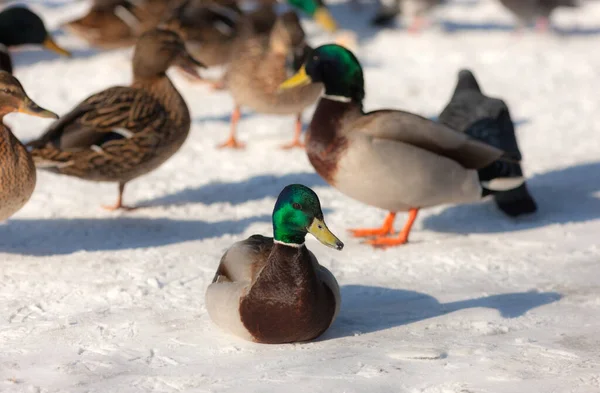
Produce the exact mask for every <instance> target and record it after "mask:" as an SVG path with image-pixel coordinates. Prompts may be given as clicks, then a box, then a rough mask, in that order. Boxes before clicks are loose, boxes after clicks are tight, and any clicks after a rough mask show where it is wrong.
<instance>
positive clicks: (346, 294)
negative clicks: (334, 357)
mask: <svg viewBox="0 0 600 393" xmlns="http://www.w3.org/2000/svg"><path fill="white" fill-rule="evenodd" d="M341 293H342V299H344V300H343V302H342V308H341V310H340V314H339V316H338V318H337V319H336V321H335V323H334V324H333V325H332V327H331V329H329V330H328V331H327V332H326V333H325V335H324V337H323V339H325V340H327V339H333V338H340V337H347V336H353V335H355V334H357V333H372V332H377V331H380V330H385V329H389V328H393V327H398V326H403V325H408V324H410V323H414V322H419V321H422V320H425V319H430V318H435V317H438V316H441V315H446V314H450V313H453V312H455V311H460V310H466V309H469V308H493V309H496V310H498V312H499V313H500V315H501V316H502V317H503V318H517V317H520V316H522V315H524V314H526V313H527V312H528V311H530V310H532V309H534V308H537V307H540V306H543V305H546V304H550V303H553V302H556V301H558V300H560V299H561V298H562V295H561V294H559V293H557V292H537V291H530V292H517V293H506V294H500V295H492V296H484V297H479V298H476V299H468V300H461V301H456V302H450V303H440V302H439V301H438V300H437V299H436V298H434V297H433V296H430V295H427V294H425V293H421V292H416V291H409V290H403V289H391V288H383V287H375V286H368V285H344V286H343V287H342V288H341Z"/></svg>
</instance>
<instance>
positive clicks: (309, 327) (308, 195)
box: [206, 184, 344, 344]
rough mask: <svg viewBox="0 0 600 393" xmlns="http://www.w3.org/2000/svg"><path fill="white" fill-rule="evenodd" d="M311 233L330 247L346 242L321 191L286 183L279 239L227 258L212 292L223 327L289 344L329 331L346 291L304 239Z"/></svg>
mask: <svg viewBox="0 0 600 393" xmlns="http://www.w3.org/2000/svg"><path fill="white" fill-rule="evenodd" d="M307 233H311V234H312V235H313V236H315V237H316V238H317V239H318V240H319V241H320V242H321V243H323V244H325V245H326V246H329V247H333V248H335V249H337V250H341V249H342V248H343V247H344V244H343V243H342V242H341V241H340V240H339V239H338V238H337V237H335V235H333V233H331V231H329V229H328V228H327V226H326V225H325V222H324V221H323V212H322V211H321V204H320V202H319V197H317V194H315V192H314V191H313V190H311V189H310V188H308V187H305V186H303V185H300V184H293V185H289V186H287V187H285V188H284V189H283V191H281V194H279V198H277V203H276V204H275V208H274V210H273V237H272V238H271V237H264V236H261V235H253V236H250V237H249V238H248V239H246V240H244V241H241V242H238V243H235V244H234V245H233V246H231V247H230V248H229V249H228V250H227V251H226V252H225V254H224V255H223V257H222V258H221V263H220V264H219V268H218V269H217V273H216V275H215V278H214V279H213V282H212V284H210V285H209V286H208V289H207V291H206V309H207V310H208V314H209V315H210V318H211V319H212V320H213V321H214V323H215V324H216V325H218V326H219V327H220V328H221V329H223V330H226V331H229V332H230V333H233V334H235V335H237V336H239V337H241V338H244V339H246V340H250V341H255V342H259V343H265V344H282V343H291V342H299V341H308V340H312V339H314V338H316V337H318V336H320V335H321V334H323V333H324V332H325V331H326V330H327V329H328V328H329V326H331V324H332V323H333V321H334V320H335V317H336V316H337V314H338V311H339V309H340V299H341V298H340V289H339V286H338V283H337V281H336V279H335V277H334V276H333V274H331V272H330V271H329V270H327V269H326V268H325V267H323V266H321V265H319V262H318V261H317V258H316V257H315V255H314V254H313V253H312V252H310V251H309V250H308V248H306V246H305V245H304V238H305V236H306V234H307Z"/></svg>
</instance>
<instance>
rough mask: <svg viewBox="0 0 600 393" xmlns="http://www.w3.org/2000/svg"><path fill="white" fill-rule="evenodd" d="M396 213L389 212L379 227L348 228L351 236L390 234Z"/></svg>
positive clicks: (392, 230)
mask: <svg viewBox="0 0 600 393" xmlns="http://www.w3.org/2000/svg"><path fill="white" fill-rule="evenodd" d="M395 218H396V213H389V214H388V215H387V217H386V218H385V221H384V222H383V225H382V226H381V228H371V229H362V228H359V229H350V230H349V232H350V233H351V234H352V236H353V237H370V236H385V235H390V234H392V233H393V232H394V219H395Z"/></svg>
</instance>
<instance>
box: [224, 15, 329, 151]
mask: <svg viewBox="0 0 600 393" xmlns="http://www.w3.org/2000/svg"><path fill="white" fill-rule="evenodd" d="M299 47H301V48H303V47H305V41H304V31H303V30H302V26H301V25H300V20H299V19H298V16H297V15H296V13H294V12H287V13H285V14H283V15H281V16H280V17H279V18H278V19H277V22H276V23H275V26H274V27H273V30H272V31H271V34H270V35H269V37H268V38H265V37H262V36H256V37H252V38H249V39H247V40H244V41H243V42H241V43H240V45H239V47H237V48H236V53H237V54H238V55H237V56H236V57H235V58H234V59H232V61H231V63H230V65H229V69H228V70H227V74H226V75H225V84H226V86H227V87H228V89H229V92H230V93H231V95H232V97H233V100H234V102H235V108H234V110H233V113H232V115H231V132H230V135H229V138H228V139H227V141H225V142H224V143H223V144H221V145H220V147H231V148H241V147H243V146H244V145H243V144H242V143H240V142H238V141H237V139H236V129H237V124H238V121H239V119H240V107H248V108H250V109H252V110H254V111H256V112H259V113H266V114H277V115H293V114H295V115H296V130H295V134H294V140H293V141H292V142H291V143H289V144H286V145H284V146H283V148H286V149H288V148H292V147H296V146H303V145H302V143H301V142H300V136H301V134H302V111H304V110H305V109H306V108H307V107H308V106H310V105H312V104H313V103H314V102H315V101H316V100H317V99H318V98H319V95H320V94H321V90H322V87H321V86H320V85H310V86H301V87H298V88H294V89H291V90H288V91H280V90H279V84H281V83H282V82H283V81H285V79H286V77H287V75H288V74H287V73H288V68H287V59H288V56H290V55H293V54H294V52H295V49H296V48H299Z"/></svg>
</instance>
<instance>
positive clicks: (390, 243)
mask: <svg viewBox="0 0 600 393" xmlns="http://www.w3.org/2000/svg"><path fill="white" fill-rule="evenodd" d="M418 213H419V209H410V211H409V213H408V220H407V221H406V224H404V228H403V229H402V231H401V232H400V233H399V234H398V236H397V237H386V236H381V237H378V238H376V239H371V240H367V241H366V242H365V243H366V244H370V245H372V246H373V247H381V248H385V247H394V246H401V245H403V244H406V243H407V242H408V235H409V234H410V230H411V228H412V226H413V224H414V223H415V220H416V219H417V214H418ZM390 214H392V213H390ZM388 218H389V216H388ZM387 220H388V219H387V218H386V223H387ZM384 225H385V224H384Z"/></svg>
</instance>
